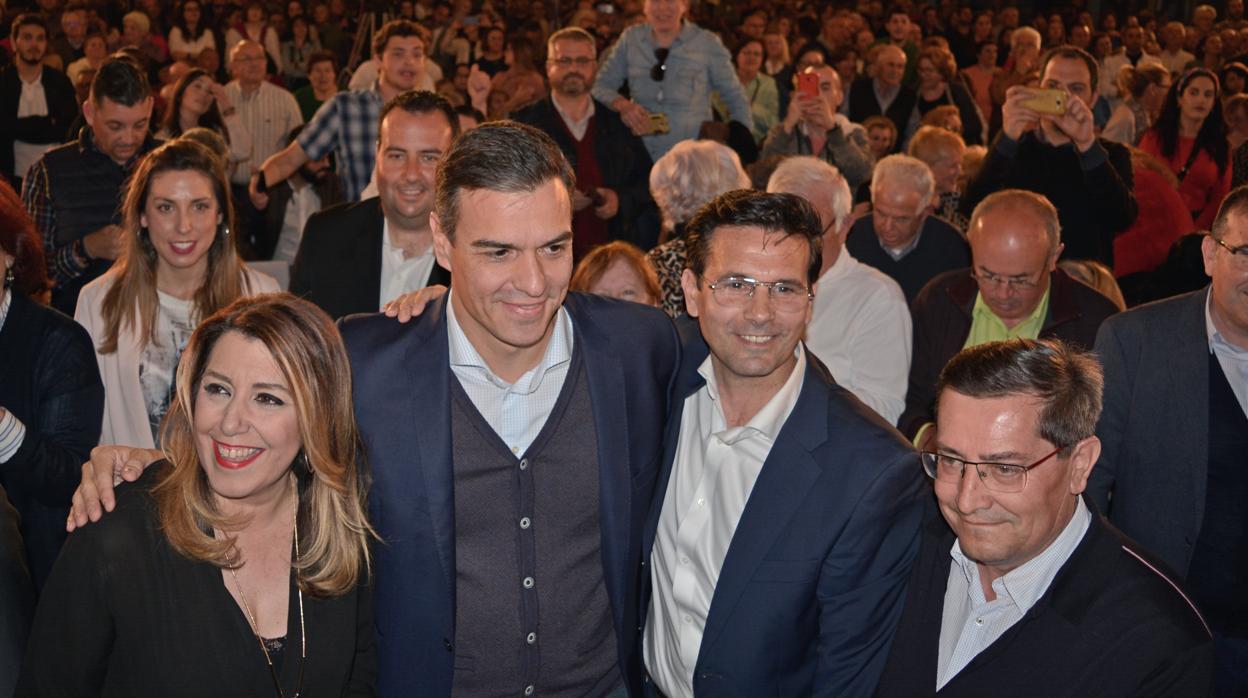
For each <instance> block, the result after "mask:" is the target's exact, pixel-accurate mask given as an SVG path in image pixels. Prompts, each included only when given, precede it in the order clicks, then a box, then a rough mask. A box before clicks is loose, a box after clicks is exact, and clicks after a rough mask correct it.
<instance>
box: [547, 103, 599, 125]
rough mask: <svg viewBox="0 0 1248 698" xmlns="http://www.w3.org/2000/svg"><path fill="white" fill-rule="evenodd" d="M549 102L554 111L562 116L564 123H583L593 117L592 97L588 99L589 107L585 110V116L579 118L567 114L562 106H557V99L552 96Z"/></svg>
mask: <svg viewBox="0 0 1248 698" xmlns="http://www.w3.org/2000/svg"><path fill="white" fill-rule="evenodd" d="M550 103H551V104H553V105H554V106H555V111H557V112H559V116H561V117H563V121H564V123H566V124H569V125H571V124H581V123H585V122H586V121H589V120H590V119H592V118H593V117H594V100H592V99H591V100H589V109H587V110H585V116H584V117H583V118H581V119H579V120H577V119H573V118H572V117H570V116H568V113H567V112H566V111H564V110H563V107H561V106H559V100H557V99H555V98H554V97H553V96H552V97H551V98H550Z"/></svg>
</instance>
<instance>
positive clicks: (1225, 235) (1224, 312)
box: [1089, 187, 1248, 695]
mask: <svg viewBox="0 0 1248 698" xmlns="http://www.w3.org/2000/svg"><path fill="white" fill-rule="evenodd" d="M1232 250H1234V251H1232ZM1202 252H1203V254H1204V262H1205V271H1206V273H1208V274H1209V275H1210V276H1211V277H1213V283H1212V284H1211V285H1210V286H1209V287H1207V288H1205V289H1202V290H1200V291H1196V292H1194V293H1188V294H1185V295H1182V296H1177V297H1175V298H1170V299H1167V300H1164V301H1159V302H1156V303H1152V304H1150V305H1145V306H1140V307H1139V308H1135V309H1133V310H1131V311H1128V312H1126V313H1123V314H1121V315H1119V316H1116V317H1114V318H1111V319H1110V320H1108V321H1107V322H1106V323H1105V324H1104V325H1103V326H1102V328H1101V331H1100V334H1099V335H1098V336H1097V338H1096V350H1097V352H1098V353H1099V354H1100V357H1101V361H1102V362H1103V363H1104V365H1105V411H1104V413H1103V414H1102V415H1101V420H1100V423H1099V424H1098V425H1097V428H1096V431H1097V435H1098V436H1099V437H1100V438H1101V442H1102V443H1103V444H1104V450H1103V452H1102V453H1101V460H1100V463H1098V464H1097V467H1096V470H1095V471H1093V473H1092V481H1091V483H1090V485H1089V491H1090V493H1091V494H1092V497H1093V499H1094V500H1095V501H1096V503H1097V505H1098V506H1100V507H1102V508H1103V509H1104V510H1105V511H1106V512H1108V514H1109V519H1110V521H1112V522H1114V524H1115V525H1116V526H1118V527H1119V528H1121V529H1122V530H1123V531H1124V532H1125V533H1126V534H1127V535H1129V536H1131V537H1133V538H1135V539H1136V540H1138V541H1140V543H1141V544H1143V545H1144V546H1145V547H1147V548H1148V549H1149V550H1152V551H1154V552H1155V553H1156V554H1157V555H1158V556H1159V557H1160V558H1161V559H1162V560H1163V561H1164V562H1165V563H1166V564H1167V565H1169V566H1170V567H1172V568H1173V569H1174V570H1176V571H1177V572H1178V573H1179V574H1180V575H1182V576H1183V578H1184V579H1185V580H1186V584H1187V587H1188V588H1189V589H1191V591H1192V596H1193V598H1195V600H1196V602H1197V603H1198V604H1199V605H1200V608H1201V610H1202V611H1204V613H1205V615H1206V617H1207V618H1208V619H1209V625H1210V626H1212V627H1213V630H1214V633H1215V639H1216V642H1217V646H1218V676H1217V683H1218V686H1217V689H1218V693H1219V695H1243V694H1245V693H1246V692H1248V601H1246V600H1245V597H1244V588H1245V585H1248V576H1246V575H1248V571H1246V570H1248V548H1245V543H1244V541H1245V532H1246V530H1248V523H1246V522H1248V476H1246V475H1245V474H1244V473H1245V470H1244V467H1243V465H1244V462H1245V460H1244V458H1245V456H1244V454H1245V452H1246V450H1245V449H1248V398H1246V396H1248V360H1246V359H1245V356H1248V302H1245V300H1244V288H1245V286H1246V285H1248V187H1240V188H1238V189H1235V190H1234V191H1232V192H1231V193H1230V194H1229V195H1228V196H1227V198H1226V200H1225V201H1224V202H1223V204H1222V208H1221V209H1220V210H1219V211H1218V215H1217V217H1216V218H1215V219H1214V223H1213V230H1212V233H1211V235H1210V236H1209V237H1206V238H1205V239H1204V241H1203V245H1202Z"/></svg>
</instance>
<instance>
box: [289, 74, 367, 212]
mask: <svg viewBox="0 0 1248 698" xmlns="http://www.w3.org/2000/svg"><path fill="white" fill-rule="evenodd" d="M380 118H381V93H380V92H378V91H377V86H376V85H374V86H373V87H372V89H368V90H357V91H350V92H339V93H338V94H336V95H334V96H333V97H331V98H330V99H328V100H326V101H325V103H324V104H322V105H321V108H320V109H317V110H316V116H313V117H312V120H311V121H309V122H308V126H307V128H305V129H303V131H302V132H300V133H299V147H301V148H303V152H305V153H307V155H308V159H310V160H319V159H321V158H323V157H325V156H326V155H328V154H329V153H330V152H334V153H335V156H336V158H337V161H338V164H337V170H338V176H339V177H340V178H341V179H342V189H343V194H344V195H345V198H346V200H347V201H358V200H359V198H360V192H363V191H364V188H365V187H367V186H368V182H369V180H371V179H372V177H373V164H374V163H375V162H376V159H377V134H378V129H379V125H378V123H377V122H378V120H379V119H380Z"/></svg>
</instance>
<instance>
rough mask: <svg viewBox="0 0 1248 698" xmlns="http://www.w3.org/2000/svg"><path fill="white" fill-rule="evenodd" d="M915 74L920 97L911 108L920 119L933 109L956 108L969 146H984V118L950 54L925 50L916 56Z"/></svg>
mask: <svg viewBox="0 0 1248 698" xmlns="http://www.w3.org/2000/svg"><path fill="white" fill-rule="evenodd" d="M916 73H917V75H918V78H919V85H918V93H919V97H918V99H917V100H915V103H914V108H915V110H916V111H918V113H919V118H920V120H921V119H922V117H923V116H926V115H927V113H928V112H929V111H931V110H933V109H935V108H936V107H939V106H942V105H949V106H954V107H957V108H958V114H959V115H960V116H961V117H962V136H963V138H964V139H965V140H966V142H967V144H969V145H980V144H982V143H984V142H985V140H986V136H987V129H986V127H985V124H984V118H983V117H982V116H981V115H980V113H979V107H977V106H975V98H974V97H972V96H971V92H970V90H968V89H967V88H966V85H964V84H962V81H961V80H960V79H959V78H958V65H957V63H955V62H954V60H953V54H952V53H950V52H949V51H948V50H946V49H942V48H938V47H929V48H925V49H923V50H922V51H920V52H919V58H918V61H917V68H916Z"/></svg>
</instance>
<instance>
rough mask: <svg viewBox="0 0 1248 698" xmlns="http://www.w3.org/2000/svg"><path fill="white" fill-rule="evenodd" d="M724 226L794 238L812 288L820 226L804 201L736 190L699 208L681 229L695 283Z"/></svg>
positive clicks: (818, 261)
mask: <svg viewBox="0 0 1248 698" xmlns="http://www.w3.org/2000/svg"><path fill="white" fill-rule="evenodd" d="M724 226H752V227H758V228H762V229H763V230H764V231H765V232H768V233H778V234H780V235H782V236H783V237H788V236H790V235H798V236H801V237H803V238H805V239H806V244H807V245H808V246H809V248H810V263H809V265H807V269H806V280H807V282H808V283H810V284H811V285H813V284H814V283H815V281H817V280H818V279H819V270H820V268H822V266H823V226H821V225H820V224H819V214H818V213H816V212H815V209H814V208H813V207H812V206H811V205H810V203H809V202H807V201H806V199H804V198H802V197H800V196H797V195H795V194H767V193H764V192H758V191H754V190H752V189H736V190H734V191H730V192H727V193H725V194H721V195H719V196H718V197H716V198H715V199H714V200H713V201H711V202H710V203H708V204H706V205H705V206H703V207H702V208H701V209H700V210H699V211H698V212H697V213H696V214H694V216H693V218H692V219H690V221H689V222H688V223H687V224H686V225H685V244H686V252H685V254H686V259H687V260H688V265H689V269H691V270H692V271H693V273H694V275H696V276H697V277H698V278H699V279H701V278H702V274H703V273H704V272H705V271H706V259H707V257H708V256H709V255H710V250H711V243H712V242H713V241H714V238H715V231H716V230H718V229H719V228H722V227H724Z"/></svg>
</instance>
